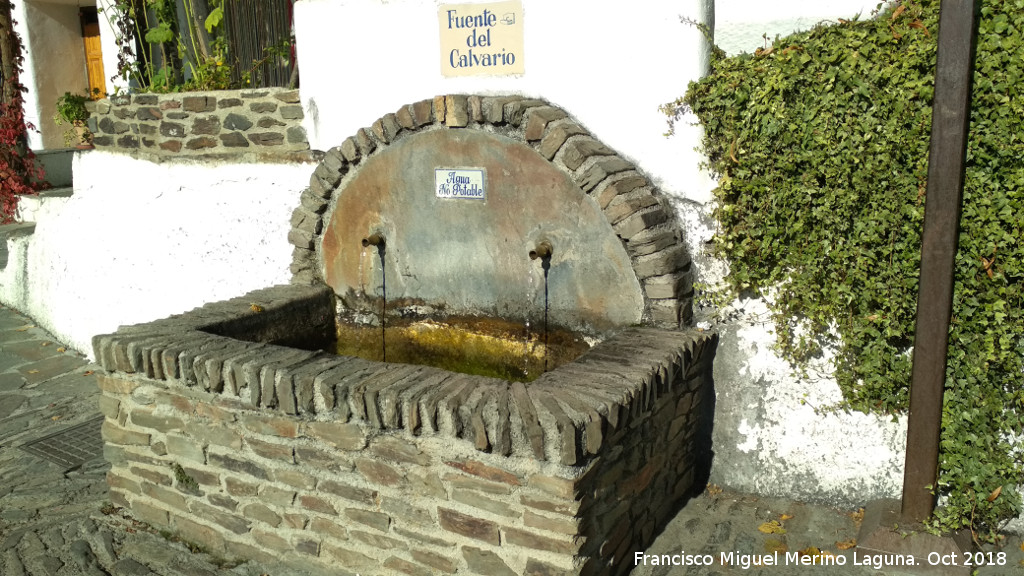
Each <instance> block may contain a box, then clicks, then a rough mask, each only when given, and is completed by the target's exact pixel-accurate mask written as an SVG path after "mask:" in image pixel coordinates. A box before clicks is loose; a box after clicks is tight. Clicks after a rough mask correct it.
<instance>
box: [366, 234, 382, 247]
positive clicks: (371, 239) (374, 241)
mask: <svg viewBox="0 0 1024 576" xmlns="http://www.w3.org/2000/svg"><path fill="white" fill-rule="evenodd" d="M367 246H376V247H378V248H383V247H384V235H383V234H381V233H380V232H374V233H373V234H370V235H369V236H367V237H366V238H363V248H366V247H367Z"/></svg>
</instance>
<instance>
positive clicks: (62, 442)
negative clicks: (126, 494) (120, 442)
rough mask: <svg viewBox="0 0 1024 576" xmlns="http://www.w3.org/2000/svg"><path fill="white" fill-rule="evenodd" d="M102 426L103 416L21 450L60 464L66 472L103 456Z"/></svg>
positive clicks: (41, 439)
mask: <svg viewBox="0 0 1024 576" xmlns="http://www.w3.org/2000/svg"><path fill="white" fill-rule="evenodd" d="M102 424H103V417H102V416H100V417H99V418H93V419H92V420H89V421H88V422H83V423H81V424H78V425H77V426H72V427H71V428H67V429H65V430H61V431H60V432H55V433H53V434H49V435H47V436H43V437H42V438H39V439H38V440H33V441H31V442H29V443H27V444H23V445H21V446H19V448H21V449H22V450H24V451H25V452H28V453H29V454H33V455H35V456H39V457H40V458H44V459H46V460H49V461H50V462H55V463H57V464H59V465H60V466H62V467H63V468H64V471H65V472H66V471H68V470H71V469H72V468H77V467H78V466H81V465H82V464H84V463H86V462H88V461H89V460H92V459H93V458H96V457H98V456H100V455H102V454H103V436H102V435H101V434H100V427H101V426H102Z"/></svg>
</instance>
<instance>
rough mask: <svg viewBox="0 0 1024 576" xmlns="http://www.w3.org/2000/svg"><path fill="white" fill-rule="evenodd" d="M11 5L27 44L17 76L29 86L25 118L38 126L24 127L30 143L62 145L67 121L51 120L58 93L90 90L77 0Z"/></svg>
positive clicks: (33, 145) (30, 0) (34, 145)
mask: <svg viewBox="0 0 1024 576" xmlns="http://www.w3.org/2000/svg"><path fill="white" fill-rule="evenodd" d="M86 3H87V2H82V3H81V4H82V5H84V4H86ZM14 6H15V9H14V14H13V16H14V18H15V20H17V21H18V32H19V34H20V35H21V38H22V41H23V42H24V44H25V48H27V49H26V50H25V65H24V73H23V75H22V78H21V81H22V84H24V85H25V86H27V87H29V92H28V94H27V95H26V99H25V100H26V101H25V119H26V120H27V121H28V122H31V123H32V124H34V125H35V127H36V128H37V129H38V132H30V133H29V146H30V147H31V148H33V149H40V150H41V149H49V148H63V147H64V131H65V130H66V129H67V125H64V126H57V125H56V124H54V122H53V114H54V112H55V111H56V103H57V98H58V97H59V96H61V95H62V94H64V93H65V92H72V93H80V94H86V93H88V91H89V79H88V75H87V73H86V68H85V48H84V45H83V41H82V27H81V21H80V19H79V17H78V10H79V3H76V2H74V1H71V2H68V1H58V2H40V1H36V0H28V1H22V2H16V3H15V4H14Z"/></svg>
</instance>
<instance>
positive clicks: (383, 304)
mask: <svg viewBox="0 0 1024 576" xmlns="http://www.w3.org/2000/svg"><path fill="white" fill-rule="evenodd" d="M377 254H378V255H379V256H380V356H381V358H380V359H381V362H387V361H388V346H387V342H386V340H385V338H384V335H385V320H384V318H385V316H384V313H385V312H386V311H387V304H388V275H387V273H386V272H385V271H384V246H383V245H381V246H378V247H377Z"/></svg>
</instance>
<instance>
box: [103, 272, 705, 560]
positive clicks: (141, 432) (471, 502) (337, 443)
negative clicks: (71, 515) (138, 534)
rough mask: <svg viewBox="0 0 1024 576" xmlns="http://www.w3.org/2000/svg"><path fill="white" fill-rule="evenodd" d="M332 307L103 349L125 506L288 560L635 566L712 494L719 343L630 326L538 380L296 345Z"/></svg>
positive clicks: (306, 340)
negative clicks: (708, 462) (664, 532)
mask: <svg viewBox="0 0 1024 576" xmlns="http://www.w3.org/2000/svg"><path fill="white" fill-rule="evenodd" d="M333 310H334V308H333V296H332V294H331V292H330V290H329V289H328V288H326V287H311V286H280V287H274V288H270V289H266V290H262V291H257V292H253V293H250V294H247V295H245V296H243V297H240V298H236V299H233V300H230V301H225V302H219V303H215V304H209V305H207V306H204V307H203V308H200V309H197V310H195V311H192V312H189V313H187V314H184V315H181V316H175V317H171V318H168V319H165V320H161V321H157V322H153V323H150V324H146V325H140V326H132V327H126V328H122V329H121V330H120V331H119V332H118V333H116V334H113V335H107V336H97V337H96V339H95V340H94V345H95V349H96V354H97V358H98V360H99V361H100V362H101V364H102V365H103V367H104V368H105V370H106V373H105V374H104V375H102V376H100V378H99V383H100V387H101V389H102V390H103V396H102V399H101V408H102V410H103V413H104V414H105V415H106V418H107V419H106V422H105V423H104V426H103V434H104V439H105V441H106V443H107V447H106V452H105V453H106V457H107V459H108V460H109V461H110V462H111V465H112V468H111V471H110V473H109V477H108V480H109V484H110V493H111V498H112V500H113V502H114V503H115V504H116V505H118V506H122V507H125V508H129V509H130V510H131V512H132V513H133V514H134V515H135V516H136V517H137V518H138V519H140V520H143V521H145V522H147V523H149V524H151V525H152V526H154V527H155V528H159V529H166V530H169V531H171V532H173V533H176V534H177V535H179V536H180V537H181V538H183V539H184V540H187V541H190V542H194V543H197V544H199V545H201V546H202V547H204V548H206V549H208V550H209V551H210V552H212V553H213V554H215V555H218V556H223V557H229V558H245V559H253V560H257V561H260V562H263V563H266V564H267V565H272V564H275V563H277V562H284V563H285V564H287V565H290V566H293V567H301V568H306V569H311V570H315V571H323V570H325V569H327V570H330V571H331V573H332V574H349V573H352V574H354V573H360V574H363V575H367V574H381V575H397V574H412V575H419V574H424V575H426V574H439V573H440V574H479V575H487V576H491V575H508V574H625V573H627V572H629V571H630V570H631V569H632V567H633V564H632V553H633V552H635V551H640V550H643V549H645V548H646V547H647V546H648V545H649V544H650V543H651V542H652V541H653V538H654V536H655V535H656V534H657V532H658V531H659V530H660V528H661V527H662V526H663V525H664V523H665V522H666V521H667V520H668V519H669V518H671V517H672V515H673V514H674V513H675V512H676V511H678V509H679V508H680V507H681V505H682V504H683V502H684V501H685V499H686V497H687V496H688V495H689V494H691V492H692V491H693V490H694V489H699V488H700V486H695V485H694V484H695V478H696V475H697V474H699V470H698V468H699V467H700V465H701V461H702V459H703V458H704V456H705V452H704V451H705V450H707V449H708V448H709V445H708V436H707V432H708V428H707V426H708V422H706V421H705V420H703V418H704V417H705V416H704V414H706V412H707V408H708V407H709V404H710V400H709V399H710V394H711V390H710V377H709V374H710V368H711V363H712V360H713V356H714V351H715V346H716V343H717V337H715V336H714V335H713V334H708V333H700V332H697V331H688V332H670V331H663V330H656V329H629V330H627V331H625V332H623V333H622V334H621V335H619V336H617V337H615V338H613V339H611V340H609V341H606V342H605V343H602V344H599V345H598V346H596V347H595V348H593V349H592V350H591V351H590V352H588V353H587V354H586V355H584V356H583V357H582V358H581V359H580V360H578V361H577V362H574V363H572V364H569V365H566V366H563V367H560V368H558V369H556V370H554V371H552V372H549V373H547V374H545V375H544V376H542V377H541V378H539V379H538V380H536V381H534V382H532V383H529V384H521V383H509V382H504V381H499V380H494V379H489V378H482V377H474V376H466V375H461V374H453V373H449V372H445V371H443V370H437V369H433V368H428V367H421V366H408V365H399V364H385V363H379V362H370V361H364V360H360V359H353V358H346V357H339V356H334V355H329V354H326V353H323V352H315V351H304V350H301V349H296V348H289V347H285V346H282V345H281V344H282V343H284V344H289V345H293V346H305V347H307V348H316V347H317V346H319V345H322V344H324V342H323V340H324V339H325V338H329V336H330V334H331V330H332V326H333V324H332V323H333ZM697 482H699V480H697Z"/></svg>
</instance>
